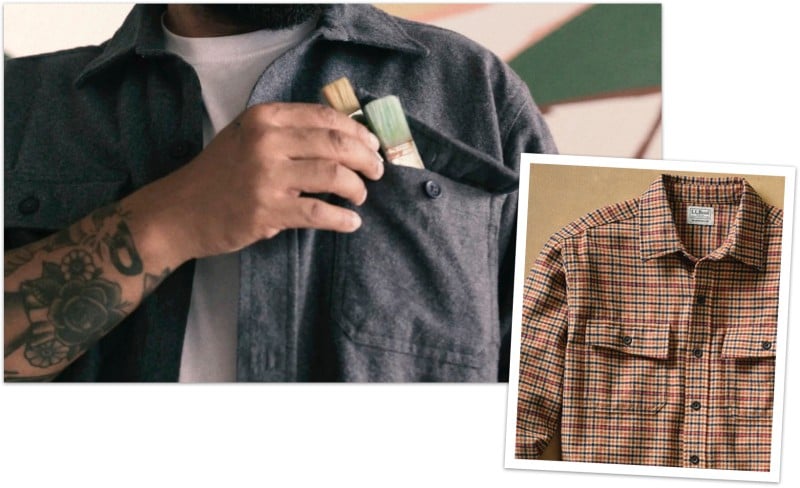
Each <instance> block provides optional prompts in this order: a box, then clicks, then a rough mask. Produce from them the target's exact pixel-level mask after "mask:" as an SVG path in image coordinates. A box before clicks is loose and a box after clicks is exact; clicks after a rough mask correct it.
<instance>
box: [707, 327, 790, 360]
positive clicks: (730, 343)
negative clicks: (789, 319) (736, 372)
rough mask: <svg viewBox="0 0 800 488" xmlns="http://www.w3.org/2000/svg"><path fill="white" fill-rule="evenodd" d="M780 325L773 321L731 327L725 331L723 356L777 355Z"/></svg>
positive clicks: (731, 357) (753, 356)
mask: <svg viewBox="0 0 800 488" xmlns="http://www.w3.org/2000/svg"><path fill="white" fill-rule="evenodd" d="M777 335H778V325H777V324H773V323H766V324H752V325H749V326H742V327H730V328H728V330H726V331H725V339H724V341H723V343H722V353H721V357H722V358H726V359H747V358H771V357H773V358H774V357H775V349H776V339H777Z"/></svg>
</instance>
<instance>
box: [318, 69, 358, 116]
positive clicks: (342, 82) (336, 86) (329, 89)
mask: <svg viewBox="0 0 800 488" xmlns="http://www.w3.org/2000/svg"><path fill="white" fill-rule="evenodd" d="M322 95H323V96H324V97H325V100H327V101H328V104H330V106H331V107H333V108H334V109H335V110H336V111H337V112H341V113H343V114H347V115H350V114H353V113H355V112H357V111H359V110H361V104H360V103H359V102H358V98H357V97H356V92H355V90H353V86H352V85H351V84H350V80H348V79H347V77H342V78H339V79H338V80H336V81H333V82H331V83H328V84H327V85H325V86H324V87H323V88H322Z"/></svg>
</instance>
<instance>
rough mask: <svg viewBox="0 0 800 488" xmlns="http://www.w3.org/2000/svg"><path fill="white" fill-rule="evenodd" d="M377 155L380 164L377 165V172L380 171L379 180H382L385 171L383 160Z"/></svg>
mask: <svg viewBox="0 0 800 488" xmlns="http://www.w3.org/2000/svg"><path fill="white" fill-rule="evenodd" d="M375 155H376V156H378V162H377V163H376V164H377V166H378V168H377V170H378V178H380V177H381V176H383V171H384V163H383V158H382V157H381V155H380V154H378V153H375Z"/></svg>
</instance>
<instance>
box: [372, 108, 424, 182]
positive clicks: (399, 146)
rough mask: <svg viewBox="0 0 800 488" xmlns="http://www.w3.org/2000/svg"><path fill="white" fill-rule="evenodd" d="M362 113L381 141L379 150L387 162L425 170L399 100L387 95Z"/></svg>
mask: <svg viewBox="0 0 800 488" xmlns="http://www.w3.org/2000/svg"><path fill="white" fill-rule="evenodd" d="M364 113H365V114H366V116H367V121H368V122H369V126H370V128H371V129H372V132H374V133H375V135H376V136H378V139H379V140H380V141H381V149H383V154H384V156H386V160H387V161H389V162H390V163H392V164H397V165H401V166H410V167H412V168H420V169H425V165H424V164H422V158H421V157H420V155H419V151H418V150H417V145H416V144H414V139H413V138H412V137H411V129H409V128H408V121H407V120H406V115H405V113H404V112H403V106H402V105H401V104H400V99H399V98H397V97H396V96H394V95H389V96H386V97H383V98H378V99H377V100H373V101H371V102H369V103H368V104H366V105H365V106H364Z"/></svg>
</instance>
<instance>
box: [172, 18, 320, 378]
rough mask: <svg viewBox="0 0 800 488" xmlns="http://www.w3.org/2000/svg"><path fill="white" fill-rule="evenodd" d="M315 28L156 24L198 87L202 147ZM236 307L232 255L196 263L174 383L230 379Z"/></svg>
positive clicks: (236, 281)
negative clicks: (226, 31)
mask: <svg viewBox="0 0 800 488" xmlns="http://www.w3.org/2000/svg"><path fill="white" fill-rule="evenodd" d="M315 23H316V19H312V20H310V21H308V22H306V23H304V24H302V25H300V26H297V27H294V28H291V29H284V30H278V31H271V30H260V31H254V32H249V33H245V34H238V35H232V36H222V37H209V38H191V37H182V36H178V35H176V34H173V33H172V32H170V31H169V30H168V29H167V27H166V26H165V25H163V18H162V29H163V32H164V37H165V41H166V49H167V50H168V51H170V52H173V53H175V54H177V55H179V56H180V57H181V58H182V59H184V60H185V61H186V62H187V63H189V64H190V65H191V66H192V68H194V70H195V72H196V73H197V77H198V80H199V81H200V87H201V93H202V97H203V105H204V108H205V111H204V116H203V144H204V146H205V145H208V143H209V142H211V140H212V139H213V138H214V137H215V136H216V135H217V134H218V133H219V132H220V131H221V130H222V129H224V128H225V126H227V125H228V124H229V123H230V122H231V121H232V120H233V119H234V118H235V117H236V116H237V115H238V114H240V113H241V112H242V111H243V110H244V109H245V106H246V105H247V100H248V98H249V95H250V92H251V90H252V88H253V85H255V83H256V80H258V78H259V76H260V75H261V73H262V72H263V71H264V69H265V68H266V67H267V66H268V65H269V64H270V63H272V62H273V61H274V60H275V59H276V58H277V57H278V56H280V55H281V54H283V53H284V52H286V51H287V50H288V49H290V48H291V47H292V46H294V45H296V44H297V43H298V42H300V41H301V40H302V39H303V37H305V36H307V35H308V33H309V32H310V31H311V30H312V29H313V28H314V24H315ZM231 170H234V168H231ZM209 198H214V196H213V195H210V196H209ZM238 304H239V255H238V253H230V254H224V255H219V256H209V257H205V258H201V259H198V260H197V262H196V264H195V270H194V282H193V286H192V297H191V302H190V306H189V312H188V317H187V323H186V334H185V337H184V341H183V350H182V353H181V366H180V376H179V381H181V382H222V381H234V380H235V379H236V346H237V327H236V324H237V321H238V320H237V319H238V314H237V312H238Z"/></svg>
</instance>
